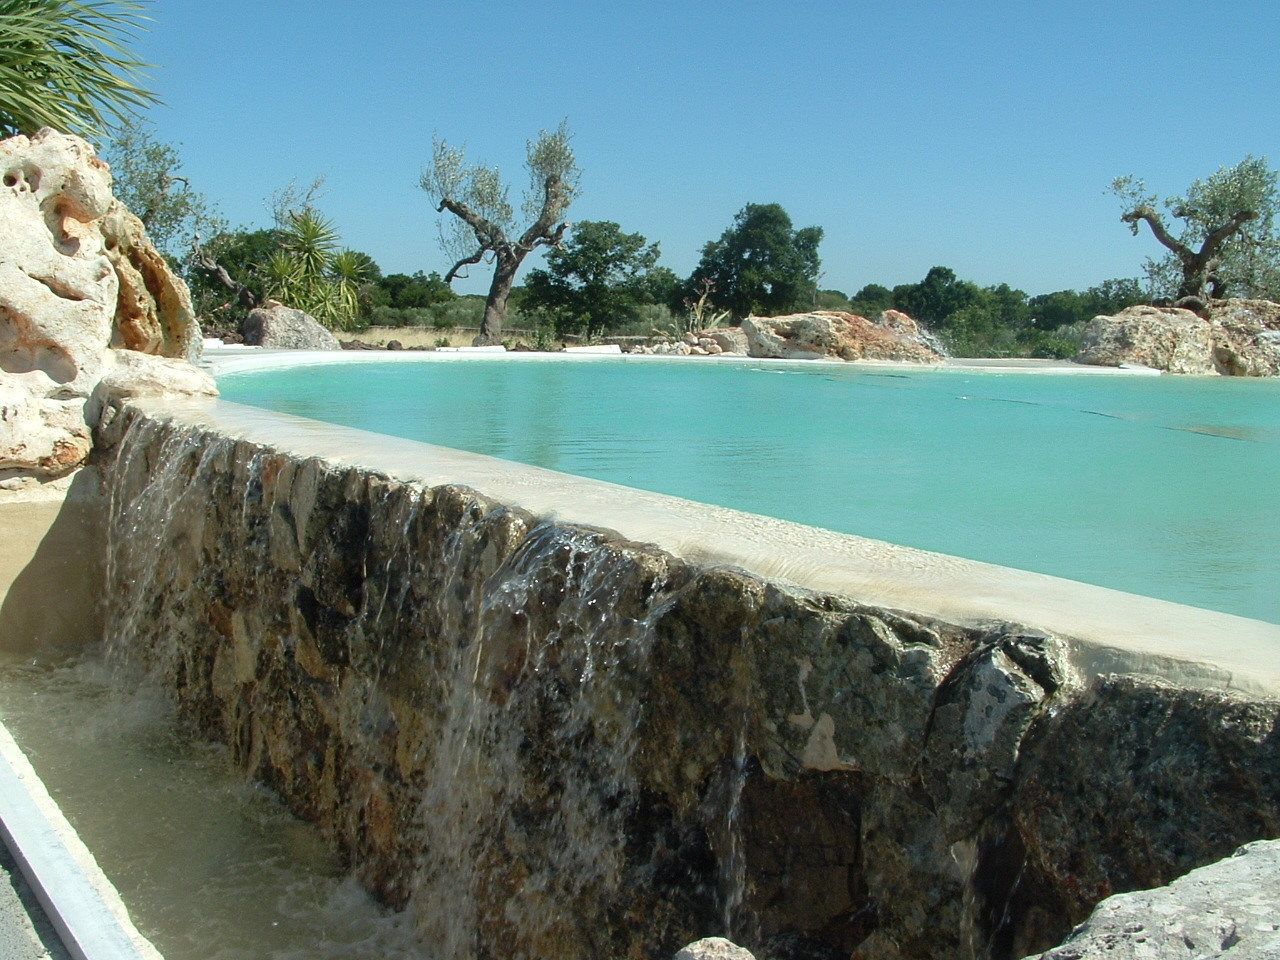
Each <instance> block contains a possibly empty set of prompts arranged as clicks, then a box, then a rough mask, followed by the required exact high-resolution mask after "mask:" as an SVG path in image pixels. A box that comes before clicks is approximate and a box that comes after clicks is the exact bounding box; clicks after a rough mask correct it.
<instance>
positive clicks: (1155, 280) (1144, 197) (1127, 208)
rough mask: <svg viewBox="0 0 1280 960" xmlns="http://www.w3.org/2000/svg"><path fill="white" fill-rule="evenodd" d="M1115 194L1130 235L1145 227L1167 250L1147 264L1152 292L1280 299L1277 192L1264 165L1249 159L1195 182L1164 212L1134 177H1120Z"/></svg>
mask: <svg viewBox="0 0 1280 960" xmlns="http://www.w3.org/2000/svg"><path fill="white" fill-rule="evenodd" d="M1111 189H1112V192H1114V193H1115V194H1116V195H1117V196H1119V197H1120V198H1121V199H1122V200H1123V201H1124V212H1123V213H1122V214H1121V217H1120V219H1121V220H1123V221H1124V222H1125V223H1127V224H1128V225H1129V229H1130V230H1131V231H1132V232H1133V234H1134V235H1135V236H1136V235H1137V234H1138V231H1139V225H1140V224H1142V223H1145V224H1146V225H1147V226H1148V227H1149V228H1150V229H1151V234H1152V236H1154V237H1155V239H1156V240H1157V241H1158V242H1159V243H1160V244H1161V245H1162V246H1163V247H1164V248H1165V249H1166V250H1167V251H1168V253H1167V254H1165V256H1164V257H1162V258H1161V259H1159V260H1155V259H1148V261H1147V264H1146V269H1147V275H1148V277H1149V279H1150V281H1151V286H1152V291H1153V293H1155V294H1157V295H1163V296H1171V297H1174V298H1176V299H1183V298H1188V297H1190V298H1196V299H1199V298H1203V297H1205V296H1206V295H1207V296H1211V297H1224V296H1254V297H1267V296H1270V297H1274V296H1276V295H1277V294H1280V237H1277V236H1276V232H1275V217H1276V207H1277V203H1278V202H1280V189H1278V185H1277V173H1276V171H1275V170H1272V169H1270V168H1269V167H1268V166H1267V161H1266V160H1265V159H1262V158H1258V157H1252V156H1248V157H1245V158H1244V159H1243V160H1241V161H1240V162H1239V163H1237V164H1236V165H1235V166H1232V167H1223V168H1221V169H1220V170H1218V172H1217V173H1214V174H1213V175H1212V176H1210V177H1208V178H1207V179H1205V180H1197V181H1195V182H1194V183H1192V184H1191V185H1190V186H1189V187H1188V188H1187V192H1186V194H1185V195H1184V196H1180V197H1170V198H1168V199H1167V200H1165V201H1164V203H1163V207H1164V211H1163V212H1162V211H1161V210H1160V209H1159V207H1160V206H1161V204H1159V202H1158V201H1157V198H1156V196H1155V194H1153V193H1151V192H1150V191H1148V189H1147V185H1146V183H1144V182H1143V181H1142V180H1141V179H1138V178H1137V177H1132V176H1128V177H1120V178H1118V179H1117V180H1115V181H1114V182H1113V183H1112V185H1111ZM1166 213H1167V214H1168V216H1169V217H1171V218H1172V221H1173V222H1170V221H1167V220H1166ZM1179 221H1180V222H1179Z"/></svg>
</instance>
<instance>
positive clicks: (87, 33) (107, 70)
mask: <svg viewBox="0 0 1280 960" xmlns="http://www.w3.org/2000/svg"><path fill="white" fill-rule="evenodd" d="M145 9H146V8H145V6H144V5H143V4H142V3H140V2H135V0H0V134H5V135H7V134H12V133H34V132H35V131H36V130H39V129H40V128H41V127H54V128H56V129H59V130H64V131H67V132H71V133H80V134H85V135H95V134H100V133H101V132H102V131H103V130H104V129H105V128H106V127H107V126H108V125H110V123H111V122H113V121H116V120H123V119H124V118H126V117H128V116H130V115H131V114H133V113H134V112H135V111H137V110H139V109H142V108H144V107H146V106H148V105H150V104H152V103H156V102H157V100H158V98H157V97H156V96H155V94H153V93H151V92H150V91H149V90H147V89H146V88H145V87H144V86H142V73H143V71H144V70H145V69H146V68H147V67H148V66H149V65H148V64H146V63H144V62H143V61H141V60H139V59H138V58H137V57H136V56H134V55H133V54H132V53H131V52H130V50H129V45H128V44H129V41H131V40H132V39H134V38H135V37H136V35H137V33H138V31H139V30H141V29H142V28H143V25H144V23H145V21H146V20H147V17H146V15H145V12H144V11H145Z"/></svg>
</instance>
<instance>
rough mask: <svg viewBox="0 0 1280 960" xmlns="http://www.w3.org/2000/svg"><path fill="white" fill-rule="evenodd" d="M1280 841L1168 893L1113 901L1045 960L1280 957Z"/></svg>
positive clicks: (1252, 848) (1197, 874) (1202, 872)
mask: <svg viewBox="0 0 1280 960" xmlns="http://www.w3.org/2000/svg"><path fill="white" fill-rule="evenodd" d="M1278 905H1280V840H1272V841H1259V842H1257V843H1251V844H1249V845H1248V846H1244V847H1241V848H1240V849H1239V850H1237V851H1236V852H1235V854H1234V855H1233V856H1231V857H1229V858H1227V859H1225V860H1221V861H1219V862H1218V863H1214V864H1211V865H1210V866H1207V867H1201V868H1200V869H1198V870H1193V871H1191V872H1190V873H1188V874H1187V875H1186V876H1184V877H1181V878H1179V879H1177V880H1175V881H1174V882H1173V883H1171V884H1169V885H1168V886H1167V887H1160V888H1158V889H1155V890H1143V891H1142V892H1140V893H1126V894H1121V895H1118V896H1114V897H1110V898H1108V899H1106V900H1104V901H1103V902H1102V903H1100V904H1099V905H1098V907H1097V909H1096V910H1094V911H1093V913H1092V914H1091V915H1090V916H1089V919H1088V920H1086V921H1085V922H1084V923H1083V924H1081V926H1080V927H1079V929H1077V930H1076V931H1075V932H1074V933H1072V934H1071V936H1070V937H1069V938H1068V939H1067V941H1066V942H1065V943H1063V944H1062V945H1061V946H1060V947H1058V948H1057V949H1054V950H1050V951H1049V952H1048V953H1043V954H1041V955H1040V956H1039V958H1038V960H1203V958H1208V957H1239V958H1240V960H1271V958H1274V957H1280V906H1278Z"/></svg>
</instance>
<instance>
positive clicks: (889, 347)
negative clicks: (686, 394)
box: [742, 310, 945, 363]
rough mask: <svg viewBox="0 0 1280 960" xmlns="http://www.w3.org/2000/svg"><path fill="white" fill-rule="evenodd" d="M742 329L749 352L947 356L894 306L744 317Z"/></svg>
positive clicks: (916, 358)
mask: <svg viewBox="0 0 1280 960" xmlns="http://www.w3.org/2000/svg"><path fill="white" fill-rule="evenodd" d="M742 332H743V333H744V334H745V335H746V339H747V352H748V353H749V354H750V355H751V356H753V357H768V358H775V359H784V360H823V359H825V360H894V361H904V362H909V363H938V362H940V361H941V360H942V359H943V358H944V356H945V354H944V353H943V351H942V349H941V346H940V345H939V344H938V343H937V341H936V340H935V339H934V338H933V337H931V336H930V335H929V334H928V333H926V332H925V331H923V330H922V329H921V328H920V326H919V325H918V324H917V323H916V322H915V321H914V320H912V319H911V318H910V317H908V316H907V315H906V314H905V313H901V312H899V311H897V310H886V311H885V312H884V313H882V314H881V315H880V316H879V317H878V318H877V319H875V320H868V319H867V318H866V317H861V316H859V315H858V314H856V313H842V312H839V311H835V310H816V311H814V312H812V313H795V314H790V315H788V316H785V317H747V318H746V319H745V320H743V321H742Z"/></svg>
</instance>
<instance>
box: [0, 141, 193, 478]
mask: <svg viewBox="0 0 1280 960" xmlns="http://www.w3.org/2000/svg"><path fill="white" fill-rule="evenodd" d="M199 342H200V339H199V330H198V329H197V327H196V324H195V318H194V316H193V315H192V312H191V305H190V299H189V297H188V294H187V290H186V286H185V284H183V283H182V281H181V280H179V279H178V278H176V277H174V276H173V275H172V273H170V271H169V269H168V267H167V266H166V265H165V263H164V260H163V258H161V257H160V255H159V254H158V253H157V252H156V251H155V249H154V248H153V247H152V246H151V244H150V243H149V242H148V241H147V239H146V235H145V233H144V231H143V229H142V224H141V223H140V222H139V221H138V220H137V218H136V217H134V216H132V215H131V214H130V213H129V212H128V211H127V210H125V209H124V208H123V207H122V206H120V204H119V203H118V202H117V201H116V200H115V199H114V198H113V197H112V195H111V174H110V171H109V170H108V169H107V166H106V164H104V163H102V162H101V161H100V160H98V158H97V157H96V156H95V155H94V153H93V148H92V147H90V146H89V144H87V143H86V142H85V141H83V140H81V139H79V138H78V137H71V136H66V135H64V134H60V133H56V132H54V131H52V130H42V131H41V132H40V133H38V134H37V135H35V136H34V137H25V136H19V137H12V138H10V139H8V140H4V141H0V488H2V487H5V486H17V485H23V484H26V483H31V482H39V481H44V480H48V479H53V478H56V477H59V476H62V475H63V474H66V473H68V472H69V471H71V470H73V469H74V468H75V467H77V466H79V465H80V463H81V462H83V460H84V458H85V456H86V455H87V454H88V452H89V423H90V421H91V420H92V418H93V416H94V414H95V412H96V408H95V406H94V405H93V404H91V403H90V402H89V399H90V396H91V394H92V393H93V391H94V388H95V386H96V385H97V384H98V382H99V380H101V379H102V377H103V375H104V372H106V371H113V372H114V376H115V377H116V380H117V382H118V381H119V380H120V378H121V377H122V375H123V371H124V370H125V369H127V368H128V363H127V362H124V363H116V362H115V358H114V352H113V351H112V350H110V349H109V348H110V347H111V346H113V345H114V346H118V347H125V348H128V349H131V350H139V351H143V352H145V353H148V354H156V355H160V356H165V357H182V358H186V357H189V356H190V355H191V354H192V351H193V350H194V349H195V346H196V345H198V344H199ZM206 380H207V378H206ZM211 386H212V385H211V381H210V382H206V383H205V384H204V385H202V387H201V391H202V392H207V390H209V389H211Z"/></svg>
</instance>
